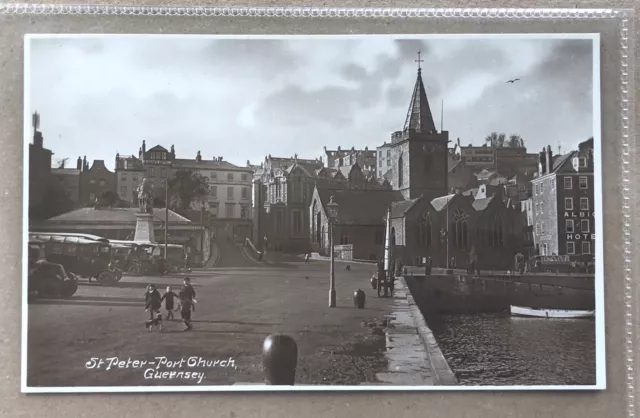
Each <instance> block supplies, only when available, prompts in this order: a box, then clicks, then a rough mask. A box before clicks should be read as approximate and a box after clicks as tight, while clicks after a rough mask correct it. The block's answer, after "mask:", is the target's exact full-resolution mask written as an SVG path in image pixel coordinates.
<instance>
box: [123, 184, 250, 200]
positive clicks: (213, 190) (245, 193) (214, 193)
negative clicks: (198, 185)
mask: <svg viewBox="0 0 640 418" xmlns="http://www.w3.org/2000/svg"><path fill="white" fill-rule="evenodd" d="M149 186H151V188H154V187H155V184H154V183H153V182H149ZM127 190H128V189H127V186H120V194H121V195H122V196H126V195H127ZM132 190H135V188H133V189H132ZM249 194H250V189H249V188H248V187H243V188H242V189H241V198H242V199H249ZM209 195H210V196H211V197H214V198H216V197H218V187H217V186H212V187H210V188H209ZM234 198H235V192H234V187H231V186H230V187H227V199H229V200H231V199H234Z"/></svg>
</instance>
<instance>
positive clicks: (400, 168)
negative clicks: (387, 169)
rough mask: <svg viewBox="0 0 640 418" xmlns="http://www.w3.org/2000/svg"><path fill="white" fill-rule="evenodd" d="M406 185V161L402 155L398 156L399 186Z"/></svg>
mask: <svg viewBox="0 0 640 418" xmlns="http://www.w3.org/2000/svg"><path fill="white" fill-rule="evenodd" d="M402 186H404V161H403V158H402V155H401V156H400V158H398V187H402Z"/></svg>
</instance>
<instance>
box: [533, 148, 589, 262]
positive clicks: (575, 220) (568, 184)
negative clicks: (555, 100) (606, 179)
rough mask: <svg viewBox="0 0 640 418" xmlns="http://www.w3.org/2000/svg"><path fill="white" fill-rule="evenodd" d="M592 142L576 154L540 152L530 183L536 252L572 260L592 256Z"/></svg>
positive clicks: (548, 150)
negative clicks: (536, 168)
mask: <svg viewBox="0 0 640 418" xmlns="http://www.w3.org/2000/svg"><path fill="white" fill-rule="evenodd" d="M593 173H594V161H593V139H590V140H588V141H585V142H583V143H581V144H580V146H579V149H578V150H577V151H572V152H570V153H568V154H565V155H561V156H556V157H554V156H553V154H552V152H551V147H550V146H549V147H547V148H546V149H545V150H543V151H542V152H541V153H540V157H539V171H538V176H536V177H535V178H534V179H533V180H532V186H533V196H532V207H533V224H534V241H535V248H536V252H537V253H538V254H539V255H562V256H570V258H575V257H577V256H582V255H587V256H591V255H593V252H594V245H595V231H594V229H595V216H594V204H595V201H594V190H595V189H594V175H593Z"/></svg>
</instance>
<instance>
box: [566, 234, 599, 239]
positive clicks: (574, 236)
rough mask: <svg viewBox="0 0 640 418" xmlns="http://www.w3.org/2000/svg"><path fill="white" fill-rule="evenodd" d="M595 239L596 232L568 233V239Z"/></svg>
mask: <svg viewBox="0 0 640 418" xmlns="http://www.w3.org/2000/svg"><path fill="white" fill-rule="evenodd" d="M587 239H588V240H595V239H596V234H567V240H587Z"/></svg>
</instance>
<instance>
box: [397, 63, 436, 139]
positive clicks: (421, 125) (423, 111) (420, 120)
mask: <svg viewBox="0 0 640 418" xmlns="http://www.w3.org/2000/svg"><path fill="white" fill-rule="evenodd" d="M404 130H405V131H416V132H424V133H433V132H436V125H435V124H434V123H433V115H432V114H431V108H430V107H429V101H428V100H427V92H426V91H425V89H424V84H423V83H422V69H420V68H418V78H417V79H416V85H415V87H414V88H413V96H411V103H410V104H409V111H408V112H407V118H406V120H405V122H404Z"/></svg>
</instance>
